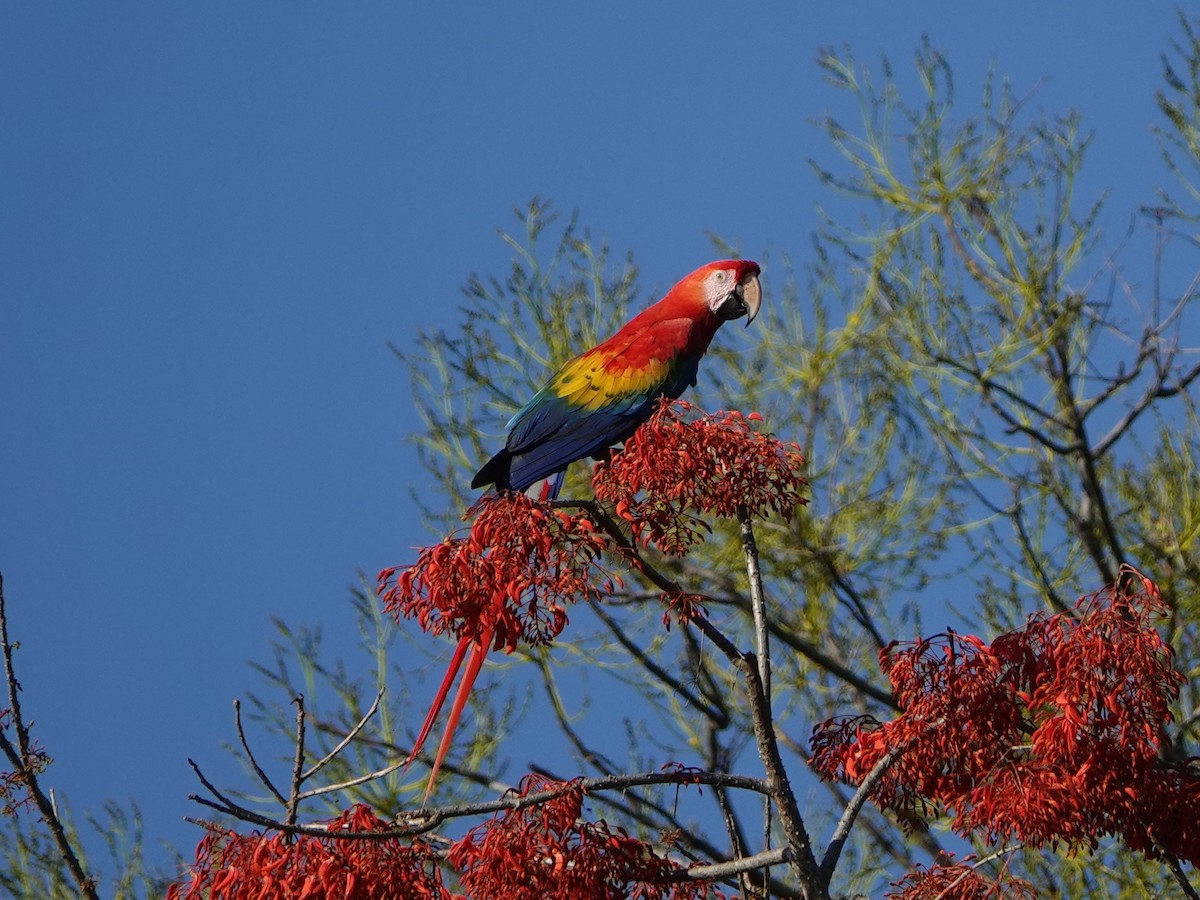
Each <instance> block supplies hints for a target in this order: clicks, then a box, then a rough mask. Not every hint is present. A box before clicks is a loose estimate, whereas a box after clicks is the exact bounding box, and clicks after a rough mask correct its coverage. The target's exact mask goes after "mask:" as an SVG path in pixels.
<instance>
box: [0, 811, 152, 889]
mask: <svg viewBox="0 0 1200 900" xmlns="http://www.w3.org/2000/svg"><path fill="white" fill-rule="evenodd" d="M57 808H58V814H59V817H60V819H61V820H62V821H63V824H64V827H65V829H66V832H67V836H68V838H69V839H70V841H71V843H72V844H73V845H74V846H75V847H76V848H77V852H78V853H79V854H80V857H81V862H83V864H84V867H85V869H86V870H87V871H89V872H91V873H93V875H94V877H95V878H96V879H97V882H98V888H99V893H100V895H101V896H104V897H112V898H114V900H134V898H150V897H161V896H163V894H164V893H165V891H166V887H167V883H168V881H169V876H168V874H167V873H165V872H153V871H150V870H148V869H147V868H146V864H145V859H144V856H143V848H144V846H145V845H144V835H143V832H142V820H141V815H140V814H139V812H138V809H137V807H136V806H131V807H130V808H129V809H126V808H124V807H122V806H120V805H118V804H116V803H108V804H106V805H105V808H104V814H103V816H101V817H89V818H88V826H87V831H91V832H94V833H95V834H96V835H99V837H100V838H101V839H102V841H103V844H104V847H105V848H106V850H107V854H108V858H107V860H105V861H104V862H100V863H99V864H95V861H89V860H87V859H86V858H84V857H83V854H82V851H81V849H79V848H81V847H82V844H81V842H80V836H81V835H80V831H79V829H77V828H76V826H75V825H74V823H73V818H72V816H71V813H70V810H69V808H68V807H67V805H66V803H65V802H62V801H60V802H59V803H58V807H57ZM3 822H4V824H3V827H0V894H2V895H3V896H5V897H38V898H45V900H74V898H76V897H78V896H79V888H78V886H77V885H76V884H75V882H74V880H72V878H71V875H70V873H69V872H68V871H67V869H66V867H65V866H64V865H63V861H62V857H61V855H60V854H59V850H58V847H57V846H56V845H55V843H54V841H53V840H52V839H51V838H50V836H49V835H48V834H47V832H46V830H45V827H44V825H43V824H42V822H40V821H39V820H38V817H37V815H36V814H35V813H32V812H30V811H28V810H24V811H19V812H17V813H14V814H10V815H6V816H5V817H4V820H3Z"/></svg>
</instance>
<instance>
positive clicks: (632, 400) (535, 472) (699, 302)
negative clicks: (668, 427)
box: [471, 259, 762, 491]
mask: <svg viewBox="0 0 1200 900" xmlns="http://www.w3.org/2000/svg"><path fill="white" fill-rule="evenodd" d="M759 271H760V269H759V267H758V263H756V262H752V261H750V260H745V259H724V260H719V261H718V262H711V263H709V264H708V265H706V266H702V267H701V268H699V269H697V270H696V271H695V272H692V273H691V274H690V275H688V276H687V277H686V278H684V279H683V280H682V281H680V282H679V283H678V284H677V285H675V287H673V288H671V290H670V291H668V292H667V295H666V296H665V297H663V298H662V299H661V300H659V301H658V302H657V303H655V304H654V305H653V306H651V307H650V308H649V309H647V310H645V311H644V312H642V313H641V314H639V315H637V316H635V317H634V318H633V319H632V320H631V321H630V322H629V323H628V324H627V325H625V327H624V328H622V329H621V330H620V331H618V332H617V333H616V334H614V335H613V336H612V337H610V338H609V339H608V340H607V341H604V343H602V344H599V345H597V346H595V347H593V348H592V349H591V350H588V351H587V352H586V353H584V354H582V355H580V356H577V357H575V358H574V359H572V360H571V361H570V362H568V363H566V365H564V366H563V367H562V368H561V369H559V370H558V372H556V373H555V374H554V376H553V377H552V378H551V379H550V381H549V383H548V384H547V385H546V386H545V387H543V388H542V389H541V390H540V391H538V392H537V393H536V394H534V396H533V399H532V400H530V401H529V402H528V403H526V404H525V405H524V406H523V407H522V408H521V409H520V411H519V412H518V413H517V414H516V415H515V416H513V417H512V420H511V421H510V422H509V423H508V440H507V441H506V442H505V444H504V449H503V450H501V451H500V452H499V453H497V454H496V455H495V456H493V457H492V458H491V459H490V460H488V461H487V463H486V464H485V465H484V467H483V468H482V469H480V470H479V473H478V474H477V475H476V476H475V478H474V480H472V482H471V487H473V488H478V487H483V486H485V485H489V484H494V485H496V487H497V488H498V489H500V490H514V491H523V490H525V489H526V488H528V487H529V486H530V485H532V484H535V483H536V482H538V481H541V480H542V479H543V478H546V477H548V476H551V475H557V474H558V473H560V472H563V471H564V470H565V469H566V468H567V466H568V465H569V464H570V463H572V462H574V461H575V460H577V459H584V458H585V457H588V456H597V455H599V454H602V453H603V452H604V451H605V450H607V449H608V448H609V447H612V446H614V445H615V444H619V443H621V442H622V441H624V440H626V439H627V438H629V437H630V436H632V435H633V433H634V432H635V431H637V428H638V426H639V425H641V424H642V423H643V422H644V421H646V419H648V418H649V417H650V413H651V412H653V411H654V403H655V401H656V400H658V398H660V397H670V398H672V399H674V398H676V397H678V396H679V395H680V394H682V393H683V392H684V390H685V389H686V388H687V387H688V386H690V385H694V384H695V383H696V372H697V370H698V368H699V366H700V357H701V356H703V355H704V351H706V350H707V349H708V345H709V343H710V342H711V341H712V339H713V335H715V334H716V333H717V329H718V328H720V327H721V323H722V322H727V321H729V320H730V319H739V318H741V317H742V316H745V317H746V324H747V325H749V324H750V323H751V322H752V321H753V320H754V317H755V316H756V315H758V309H759V306H760V304H761V302H762V288H761V287H760V285H759V283H758V274H759Z"/></svg>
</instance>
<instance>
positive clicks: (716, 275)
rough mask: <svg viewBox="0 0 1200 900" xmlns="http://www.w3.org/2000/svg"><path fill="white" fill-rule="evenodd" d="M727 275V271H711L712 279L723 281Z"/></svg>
mask: <svg viewBox="0 0 1200 900" xmlns="http://www.w3.org/2000/svg"><path fill="white" fill-rule="evenodd" d="M728 277H729V273H728V272H725V271H719V272H713V281H724V280H725V279H726V278H728Z"/></svg>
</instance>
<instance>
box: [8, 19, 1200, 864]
mask: <svg viewBox="0 0 1200 900" xmlns="http://www.w3.org/2000/svg"><path fill="white" fill-rule="evenodd" d="M1177 33H1178V30H1177V27H1176V25H1175V13H1174V11H1173V10H1172V9H1171V7H1170V6H1169V5H1168V4H1131V3H1119V2H1111V0H1110V2H1101V3H1087V4H1084V3H1079V2H1072V3H1056V4H1048V3H1044V2H1043V3H1027V2H1018V3H1012V4H1007V5H1005V6H1004V7H1002V8H1001V7H995V8H987V9H984V8H983V7H980V6H978V5H975V4H965V3H961V2H956V3H941V2H939V3H932V2H911V3H894V2H890V3H888V2H863V3H844V4H839V3H821V4H817V3H797V2H778V3H762V4H745V5H733V4H730V5H728V6H725V5H721V4H715V3H707V2H700V3H653V4H641V3H628V2H616V3H609V4H573V3H543V4H519V5H518V4H475V5H467V4H433V3H424V4H418V3H393V4H385V3H363V4H357V5H354V6H353V7H349V6H348V5H343V4H336V5H335V4H324V5H318V4H296V3H278V2H272V3H249V4H247V3H241V4H233V3H206V4H161V3H105V4H98V3H97V4H86V5H85V4H78V5H66V4H55V3H45V4H23V5H15V4H14V5H10V6H8V7H7V8H6V9H5V12H4V15H3V24H2V27H0V511H2V512H0V571H2V572H3V574H4V580H5V592H6V596H7V599H8V605H9V617H10V627H11V628H13V629H14V630H15V633H16V636H17V637H18V638H19V639H20V641H21V651H20V653H19V657H18V666H19V670H20V675H21V678H22V681H23V683H24V686H25V703H26V704H27V708H28V710H29V711H30V713H31V715H32V716H33V717H34V718H35V719H36V723H37V725H36V734H37V736H38V737H39V738H40V740H41V741H43V742H44V744H45V745H46V746H47V747H48V748H49V749H50V751H51V753H52V755H53V756H54V757H55V760H56V761H55V764H54V766H53V768H52V769H51V770H50V772H49V781H50V783H51V784H52V785H53V786H54V787H55V788H56V789H57V790H58V791H59V792H60V793H61V794H65V795H66V796H67V797H68V798H69V799H70V801H71V802H72V804H73V806H74V808H75V809H76V811H79V812H82V811H88V810H91V811H95V810H98V808H99V807H100V805H101V802H102V801H103V799H105V798H109V797H111V798H115V799H118V800H124V799H128V798H133V799H136V800H137V801H138V803H139V804H140V805H141V807H142V809H143V812H144V814H145V819H146V825H147V832H148V835H149V837H150V839H151V841H156V840H158V839H160V838H161V839H163V840H166V841H167V842H169V843H171V844H173V845H176V846H178V847H181V848H185V849H186V850H187V851H188V852H189V853H190V848H191V846H192V845H193V844H194V842H195V841H196V840H197V839H198V836H199V835H198V833H197V832H196V829H195V828H193V827H192V826H189V825H186V824H185V823H183V821H182V817H183V816H184V815H192V814H195V812H196V810H195V808H194V807H192V806H190V805H189V804H188V803H187V802H186V795H187V794H188V793H189V792H191V791H192V790H193V789H194V788H195V786H196V785H195V782H194V779H193V776H192V775H191V773H190V771H189V770H188V769H187V766H186V764H185V758H186V757H188V756H194V757H196V758H198V759H200V760H202V761H204V762H205V763H206V764H208V765H209V767H210V768H213V769H215V770H216V771H217V772H218V773H219V772H220V771H221V763H220V760H221V759H222V757H224V755H225V754H224V751H223V750H222V749H221V744H222V742H223V741H226V740H229V739H231V738H232V737H233V735H232V733H231V729H230V703H231V701H232V699H233V698H234V697H235V696H245V694H246V692H247V690H248V689H253V688H254V687H256V686H257V681H256V679H255V677H254V675H253V674H252V673H251V672H250V670H249V669H248V667H247V666H246V661H247V660H248V659H252V658H259V659H262V658H265V657H266V655H267V653H268V646H269V641H270V639H271V637H272V636H273V630H272V626H271V622H270V620H271V617H272V616H282V617H284V618H286V619H288V620H289V621H291V622H293V623H296V624H321V625H323V626H324V628H325V630H326V634H327V636H328V638H329V640H330V643H331V645H332V646H333V647H334V648H336V647H337V646H338V645H339V642H342V641H344V642H345V644H346V645H347V646H349V645H350V644H351V643H352V642H353V641H354V639H355V634H354V633H353V622H352V619H351V617H350V613H349V607H348V600H347V587H348V586H350V585H352V584H354V583H355V582H356V579H357V572H358V571H359V570H363V571H366V572H369V573H374V572H375V571H376V570H378V569H379V568H380V567H382V566H383V565H386V564H391V563H396V562H400V561H402V560H403V559H405V558H407V557H408V556H409V555H410V554H409V553H408V550H407V548H409V547H411V546H413V545H417V544H421V543H425V542H427V540H428V538H429V535H428V532H426V531H425V529H424V528H423V526H422V524H421V522H420V521H419V517H418V514H417V511H416V510H415V509H414V508H413V507H412V505H411V504H410V502H409V500H408V491H409V489H410V488H413V487H416V488H417V489H418V490H419V489H420V486H421V482H422V473H421V470H420V469H419V468H418V467H417V465H416V463H415V459H414V455H413V453H412V451H411V449H410V447H409V446H408V445H407V444H406V440H405V439H406V437H407V436H408V435H409V434H410V433H411V432H412V430H413V429H414V428H415V427H416V426H417V424H418V422H417V419H416V416H415V413H414V410H413V409H412V402H411V394H410V392H409V387H408V384H407V382H406V377H405V374H404V371H403V369H402V368H401V366H400V365H399V363H398V362H397V361H396V360H395V359H394V357H393V355H392V353H391V352H390V351H389V349H388V347H387V344H388V342H389V341H391V342H394V343H395V344H397V345H399V346H401V347H406V346H409V343H408V342H409V341H410V338H411V336H412V335H414V334H415V333H416V332H417V331H418V330H421V329H430V328H436V327H442V328H446V329H453V328H454V327H455V326H456V306H457V302H458V297H459V287H460V285H462V283H463V282H464V281H465V279H466V278H467V276H468V275H469V274H470V273H472V272H482V273H503V272H504V271H505V270H506V268H507V260H508V255H509V250H508V248H507V247H506V246H505V245H504V244H503V242H501V241H500V240H499V239H498V238H497V236H496V228H497V227H498V226H500V227H510V226H513V225H515V220H514V219H513V218H512V215H511V210H512V209H513V208H514V207H518V206H522V205H524V204H525V203H526V202H527V201H528V200H529V199H530V198H531V197H533V196H534V195H535V194H540V195H542V196H544V197H547V198H550V199H551V200H553V201H554V202H555V203H556V204H557V205H558V206H559V207H560V208H562V209H564V210H568V211H569V210H571V209H574V208H578V209H579V211H580V213H581V217H582V221H583V222H584V223H585V224H587V225H588V226H589V227H590V228H591V229H592V231H593V233H594V234H596V235H597V236H600V237H604V238H607V239H608V240H609V241H610V242H611V243H612V245H613V247H614V248H615V249H616V250H617V251H618V256H619V255H621V254H623V252H624V251H625V250H626V249H632V250H633V251H634V253H635V255H636V258H637V260H638V262H639V263H640V264H641V266H642V270H643V278H642V284H643V285H644V286H645V288H646V289H647V291H648V293H654V294H655V296H657V293H658V292H659V291H660V290H661V289H664V288H665V287H667V286H669V285H670V284H671V283H672V282H673V281H674V280H676V279H677V278H678V277H680V276H682V275H683V274H685V273H686V272H688V271H690V270H691V269H693V268H695V267H696V266H697V265H700V264H701V263H703V262H706V261H708V260H709V259H710V258H711V257H712V256H713V252H712V249H711V244H710V241H709V239H708V237H707V234H708V233H709V232H715V233H718V234H720V235H722V236H723V237H725V238H727V239H729V240H731V241H733V242H735V243H736V244H737V245H738V246H740V247H741V248H742V250H743V251H744V252H745V253H746V254H747V255H750V256H761V255H762V254H763V253H764V252H767V253H769V254H771V255H774V256H776V257H778V256H779V255H782V254H787V255H789V256H791V257H792V259H793V260H795V261H796V262H797V264H800V265H803V263H804V261H805V256H806V253H807V252H808V248H809V236H810V234H811V232H812V230H813V228H814V227H815V224H816V218H815V215H814V207H815V206H816V205H817V204H818V203H820V204H823V205H830V204H832V203H835V202H836V200H835V199H834V198H832V197H831V196H830V195H829V194H827V193H824V192H823V191H822V189H821V188H820V187H819V186H818V184H817V183H816V180H815V178H814V177H813V176H812V175H811V173H810V171H809V168H808V166H807V164H806V162H805V160H806V158H807V157H808V156H810V155H817V156H823V157H824V158H826V159H827V158H828V156H829V153H830V152H831V151H830V150H829V148H828V146H827V145H826V144H825V143H824V142H823V138H822V135H821V132H820V129H819V128H818V127H817V126H816V125H815V124H814V120H817V119H819V118H820V117H821V116H822V114H823V113H824V112H825V111H826V110H827V109H829V107H830V105H831V104H832V103H835V102H837V98H836V97H835V95H834V93H833V91H832V89H831V88H830V87H829V86H828V85H826V84H824V83H823V81H822V79H821V76H820V72H819V70H818V68H817V66H816V65H815V62H814V60H815V57H816V54H817V51H818V49H819V48H820V47H822V46H825V45H838V46H840V45H843V44H848V45H849V46H851V47H852V48H853V49H854V52H855V55H856V56H857V57H858V58H859V59H861V60H863V61H867V62H874V61H875V60H876V59H877V57H878V54H879V53H880V52H887V53H888V54H889V55H890V56H891V57H892V59H893V61H894V63H895V64H896V68H897V70H898V72H900V73H902V76H903V77H904V78H906V79H907V78H909V74H908V73H909V68H908V66H907V63H908V61H909V60H910V59H911V55H912V50H913V49H914V48H915V47H916V46H917V43H918V42H919V40H920V38H921V36H922V35H923V34H928V35H929V36H930V38H931V40H932V41H933V43H934V45H935V46H937V47H939V48H941V49H943V50H944V51H946V52H947V53H948V55H949V57H950V60H951V63H952V65H953V67H954V70H955V73H956V76H957V79H958V88H959V97H960V109H961V110H963V111H964V113H965V112H968V111H970V110H972V108H973V101H974V98H975V97H977V95H978V91H977V88H978V86H979V85H980V84H981V81H982V76H983V74H984V72H985V71H986V69H987V67H988V65H989V63H990V62H993V61H994V62H995V64H996V66H997V68H998V69H999V70H1000V71H1001V72H1003V73H1006V74H1008V75H1009V76H1010V77H1011V80H1012V82H1013V84H1014V86H1016V87H1017V88H1018V90H1019V91H1020V92H1024V91H1025V90H1027V89H1031V88H1033V87H1034V86H1035V85H1037V84H1038V83H1039V82H1042V79H1043V77H1045V81H1044V82H1043V83H1042V86H1041V88H1040V90H1039V92H1038V93H1037V95H1036V96H1035V98H1034V100H1033V101H1032V102H1033V103H1034V105H1035V106H1036V107H1039V108H1044V109H1046V110H1049V111H1066V110H1067V109H1069V108H1077V109H1079V110H1081V111H1082V113H1083V115H1084V121H1085V124H1086V125H1087V126H1088V127H1090V128H1092V129H1095V130H1096V132H1097V135H1096V139H1095V143H1094V145H1093V147H1092V150H1091V153H1090V156H1089V163H1088V166H1087V177H1086V179H1085V182H1084V185H1083V190H1084V192H1085V194H1094V193H1097V192H1099V191H1100V190H1103V189H1105V188H1111V195H1110V206H1109V209H1108V212H1107V213H1106V214H1105V216H1104V217H1103V224H1104V225H1105V227H1106V228H1108V229H1109V231H1110V232H1111V233H1112V234H1114V235H1115V234H1120V233H1121V232H1123V231H1124V230H1125V229H1126V227H1127V226H1128V224H1129V221H1130V215H1131V212H1132V211H1133V210H1134V209H1136V206H1137V205H1138V204H1140V203H1144V202H1152V201H1153V199H1154V189H1155V187H1156V185H1158V184H1160V183H1164V182H1166V181H1167V180H1168V176H1167V175H1166V174H1165V172H1164V171H1163V169H1162V167H1161V165H1160V163H1159V159H1158V155H1157V151H1156V149H1155V144H1154V141H1153V139H1152V137H1151V134H1150V125H1151V123H1153V122H1154V121H1155V120H1156V112H1155V110H1154V106H1153V96H1154V91H1155V89H1156V88H1157V86H1158V83H1159V63H1158V56H1159V54H1160V53H1161V52H1163V51H1164V50H1165V49H1166V47H1167V40H1168V39H1169V38H1170V37H1172V36H1175V35H1176V34H1177ZM770 279H771V273H770V270H769V269H768V270H767V272H766V273H765V276H764V282H765V284H766V285H767V302H770V300H771V288H770ZM650 299H654V297H650V296H649V295H648V296H647V300H650ZM500 425H501V423H499V422H498V423H497V430H499V428H500ZM227 771H231V770H228V769H227ZM235 777H236V776H235Z"/></svg>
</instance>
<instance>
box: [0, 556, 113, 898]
mask: <svg viewBox="0 0 1200 900" xmlns="http://www.w3.org/2000/svg"><path fill="white" fill-rule="evenodd" d="M0 651H2V652H3V656H4V681H5V684H6V685H7V686H8V709H9V716H10V720H11V721H12V723H13V730H14V731H16V734H17V744H16V746H14V745H13V743H12V741H10V740H9V738H8V735H7V734H6V733H5V732H4V731H3V730H2V729H0V749H3V751H4V755H5V756H7V757H8V761H9V764H10V765H11V766H12V768H13V773H14V774H15V775H17V776H18V777H19V778H20V780H21V783H22V784H23V785H24V786H25V789H26V790H27V791H28V792H29V796H30V797H32V798H33V802H34V805H35V806H37V808H38V812H40V813H41V814H42V819H43V821H45V823H46V827H47V828H49V829H50V835H51V837H53V839H54V843H55V845H56V846H57V847H58V853H59V856H61V857H62V860H63V862H64V863H66V866H67V869H69V870H70V872H71V877H72V878H73V879H74V880H75V884H76V886H77V887H78V888H79V893H80V894H81V895H82V896H84V897H86V898H88V900H99V895H98V894H97V893H96V882H95V880H94V879H93V878H92V877H91V876H90V875H88V874H87V872H85V871H84V869H83V863H82V862H80V859H79V856H78V855H77V854H76V853H75V848H74V847H72V846H71V841H70V840H69V839H68V838H67V831H66V828H64V827H63V823H62V820H61V819H60V818H59V817H58V810H57V809H56V808H55V804H54V801H53V800H52V799H51V798H50V797H48V796H46V793H45V792H44V791H43V790H42V786H41V784H40V782H39V781H38V777H37V771H36V767H35V766H36V764H35V762H34V758H35V757H36V756H38V755H39V753H40V751H35V750H34V749H33V745H32V742H31V741H30V740H29V726H28V725H27V724H26V722H25V719H24V717H23V716H22V714H21V701H20V697H19V696H18V695H19V694H20V692H21V683H20V682H19V681H17V673H16V670H14V669H13V661H12V651H13V646H12V643H11V642H10V641H9V639H8V615H7V613H6V612H5V608H4V576H3V574H0Z"/></svg>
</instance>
